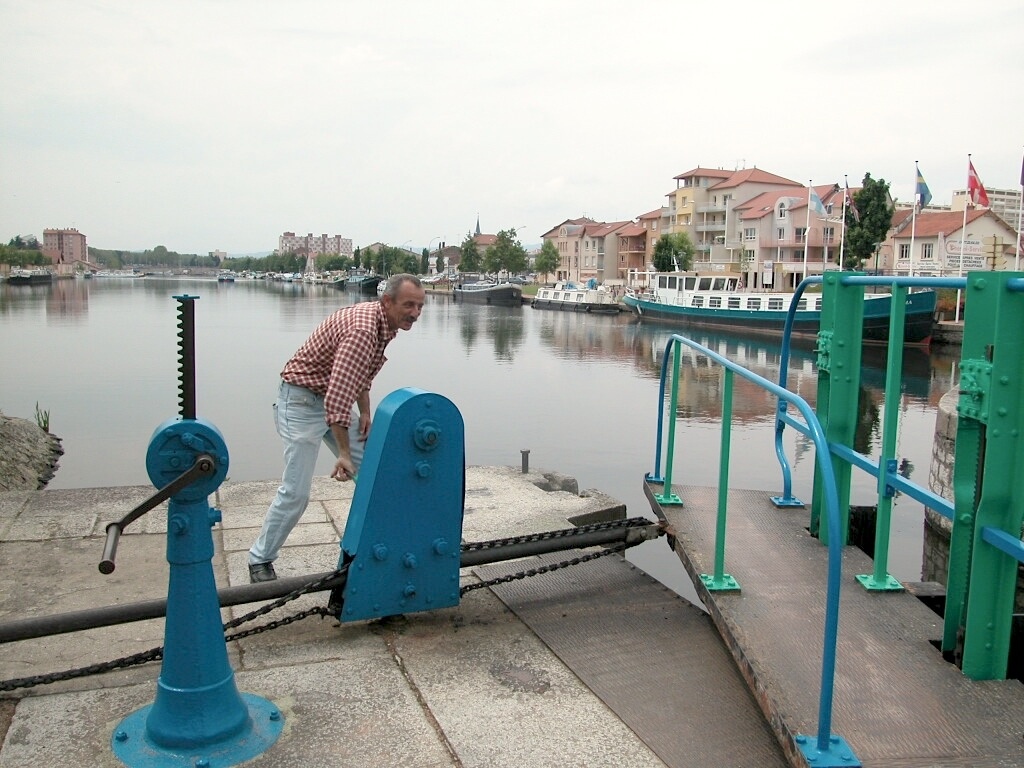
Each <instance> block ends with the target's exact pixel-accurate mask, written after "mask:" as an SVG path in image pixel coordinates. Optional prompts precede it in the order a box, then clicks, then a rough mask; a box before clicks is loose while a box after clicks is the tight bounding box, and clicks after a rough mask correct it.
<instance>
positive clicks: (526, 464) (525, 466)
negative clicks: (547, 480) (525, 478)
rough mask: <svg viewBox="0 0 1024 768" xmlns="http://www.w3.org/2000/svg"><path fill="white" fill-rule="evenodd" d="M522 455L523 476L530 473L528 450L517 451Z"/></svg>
mask: <svg viewBox="0 0 1024 768" xmlns="http://www.w3.org/2000/svg"><path fill="white" fill-rule="evenodd" d="M519 453H521V454H522V455H523V474H524V475H525V474H526V473H527V472H529V471H530V449H529V448H524V449H522V450H520V451H519Z"/></svg>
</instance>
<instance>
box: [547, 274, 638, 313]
mask: <svg viewBox="0 0 1024 768" xmlns="http://www.w3.org/2000/svg"><path fill="white" fill-rule="evenodd" d="M531 306H532V307H533V308H534V309H563V310H568V311H570V312H618V311H619V302H618V301H616V299H615V297H614V296H613V295H612V293H611V291H609V290H607V289H606V288H604V286H599V285H597V283H596V281H594V280H589V281H587V284H586V285H578V284H576V283H573V282H558V283H555V284H554V286H553V287H546V286H545V287H543V288H540V289H539V290H538V291H537V295H536V296H535V297H534V299H533V301H532V302H531Z"/></svg>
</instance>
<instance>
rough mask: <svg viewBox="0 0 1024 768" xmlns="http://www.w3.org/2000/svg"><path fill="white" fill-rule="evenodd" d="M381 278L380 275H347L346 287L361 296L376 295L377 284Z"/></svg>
mask: <svg viewBox="0 0 1024 768" xmlns="http://www.w3.org/2000/svg"><path fill="white" fill-rule="evenodd" d="M383 279H384V278H383V277H381V276H380V275H349V276H348V283H347V285H346V287H348V288H351V289H352V290H354V291H356V293H359V294H361V295H363V296H376V295H377V286H378V285H379V284H380V281H381V280H383Z"/></svg>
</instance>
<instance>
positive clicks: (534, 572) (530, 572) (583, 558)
mask: <svg viewBox="0 0 1024 768" xmlns="http://www.w3.org/2000/svg"><path fill="white" fill-rule="evenodd" d="M639 543H640V542H637V544H639ZM631 546H635V545H633V544H616V545H615V546H614V547H608V548H606V549H602V550H601V551H600V552H591V553H590V554H588V555H580V556H579V557H574V558H572V559H571V560H562V561H561V562H559V563H551V564H550V565H542V566H541V567H540V568H528V569H527V570H525V571H518V572H516V573H510V574H508V575H506V576H499V577H497V578H495V579H491V580H490V581H481V582H480V583H478V584H466V585H465V586H464V587H462V588H461V589H460V590H459V597H462V595H464V594H466V593H467V592H472V591H473V590H474V589H483V588H484V587H493V586H494V585H495V584H505V583H507V582H510V581H516V580H518V579H525V578H528V577H530V576H539V575H540V574H542V573H548V572H550V571H557V570H558V569H559V568H568V567H569V566H571V565H579V564H580V563H588V562H590V561H591V560H597V558H599V557H607V556H608V555H614V554H615V553H616V552H622V551H624V550H626V549H627V548H629V547H631Z"/></svg>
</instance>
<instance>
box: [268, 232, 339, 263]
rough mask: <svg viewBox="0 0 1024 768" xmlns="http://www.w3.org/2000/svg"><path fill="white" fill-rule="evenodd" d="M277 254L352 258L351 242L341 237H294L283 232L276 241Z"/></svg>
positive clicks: (311, 235) (293, 234)
mask: <svg viewBox="0 0 1024 768" xmlns="http://www.w3.org/2000/svg"><path fill="white" fill-rule="evenodd" d="M277 252H278V253H295V254H298V255H300V256H306V257H307V258H309V257H316V256H321V255H324V254H332V255H334V256H348V257H350V258H351V256H352V253H353V251H352V240H351V238H348V237H342V236H341V235H333V236H330V235H314V234H313V233H310V234H308V235H296V234H295V233H294V232H285V233H284V234H283V235H281V236H280V237H279V238H278V239H277Z"/></svg>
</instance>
